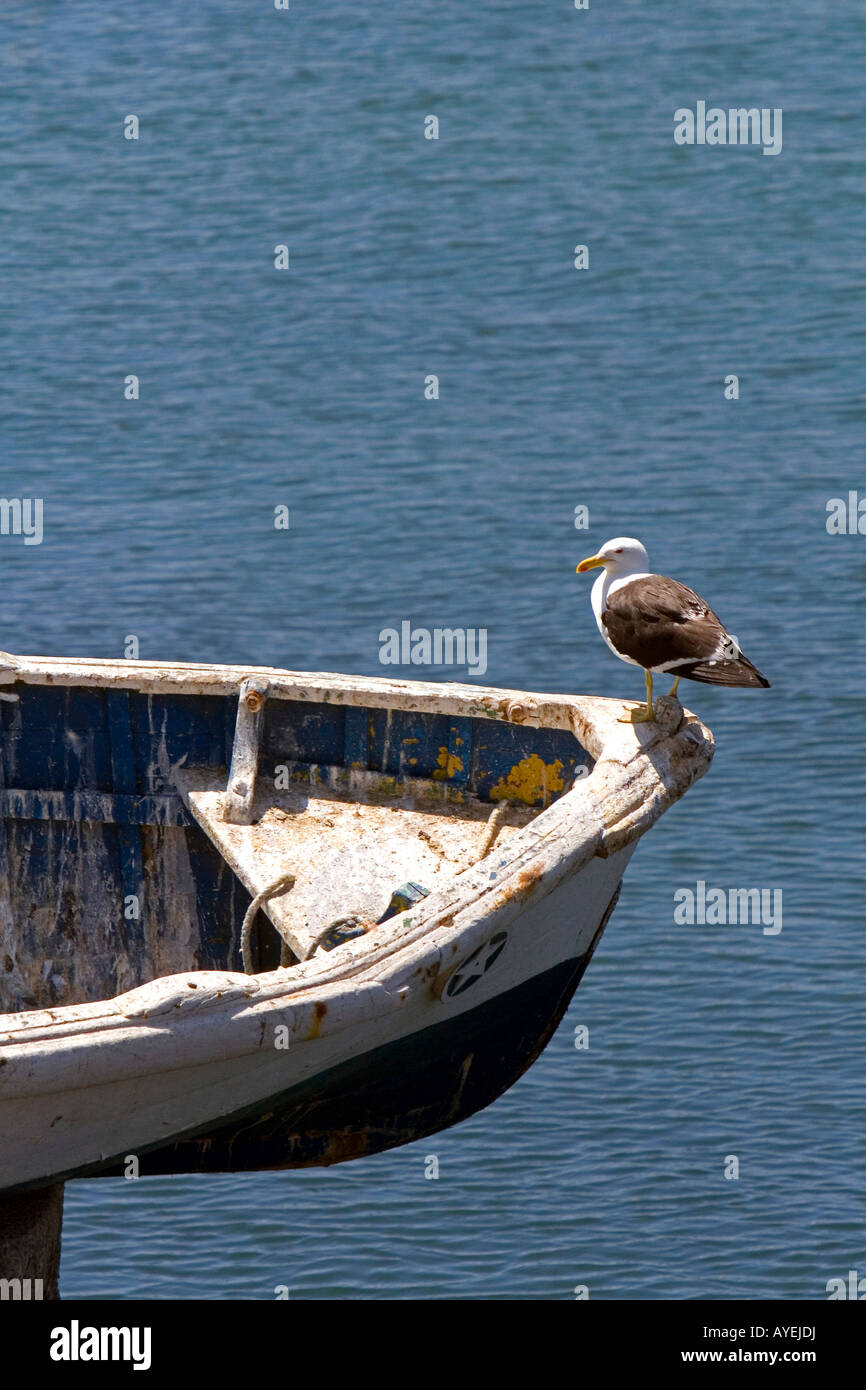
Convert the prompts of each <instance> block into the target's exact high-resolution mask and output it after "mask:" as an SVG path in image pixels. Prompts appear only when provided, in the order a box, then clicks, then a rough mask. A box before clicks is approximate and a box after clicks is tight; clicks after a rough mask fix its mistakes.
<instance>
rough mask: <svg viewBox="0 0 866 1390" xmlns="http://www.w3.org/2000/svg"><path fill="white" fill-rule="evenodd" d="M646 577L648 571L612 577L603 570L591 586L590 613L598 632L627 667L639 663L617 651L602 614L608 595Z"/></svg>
mask: <svg viewBox="0 0 866 1390" xmlns="http://www.w3.org/2000/svg"><path fill="white" fill-rule="evenodd" d="M648 575H649V571H648V570H639V571H637V572H636V573H634V574H620V575H615V576H614V575H612V574H608V572H607V570H605V569H603V570H602V571H601V574H600V575H599V576H598V578H597V579H596V581H595V583H594V584H593V586H592V611H593V613H594V614H595V621H596V625H597V627H598V630H599V632H600V633H601V635H602V637H603V638H604V640H605V642H606V643H607V645H608V646H609V647H610V649H611V651H612V652H613V654H614V656H618V657H619V659H620V661H627V662H628V664H629V666H640V662H639V661H635V659H634V657H633V656H624V655H623V653H622V652H620V651H617V649H616V647H615V646H614V645H613V642H611V640H610V638H609V637H608V635H607V629H606V628H605V625H604V622H603V621H602V614H603V613H604V610H605V608H606V607H607V596H608V594H615V593H616V591H617V589H623V588H624V587H625V585H626V584H630V583H631V582H632V580H633V579H646V578H648Z"/></svg>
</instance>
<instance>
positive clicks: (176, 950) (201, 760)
mask: <svg viewBox="0 0 866 1390" xmlns="http://www.w3.org/2000/svg"><path fill="white" fill-rule="evenodd" d="M94 664H95V663H94ZM438 689H439V690H445V689H447V687H442V686H440V687H438ZM3 691H4V692H5V693H4V694H3V695H2V702H0V719H2V758H0V782H2V785H0V1012H14V1011H18V1010H22V1009H25V1010H26V1009H33V1008H46V1007H47V1008H50V1007H52V1006H60V1005H65V1004H71V1003H78V1002H83V1001H92V1000H97V999H103V998H111V997H113V996H115V995H116V994H118V993H122V992H123V991H125V990H127V989H131V988H134V987H135V986H137V985H139V984H143V983H145V982H147V981H148V980H152V979H155V978H157V977H159V976H162V975H167V974H175V973H178V972H181V971H184V970H190V969H199V970H211V969H214V970H216V969H222V970H225V969H228V970H234V971H240V970H242V969H244V968H246V969H248V970H253V971H261V970H271V969H274V968H276V967H277V966H278V965H280V964H281V963H282V964H283V965H291V964H292V963H293V962H295V961H297V960H301V959H308V958H309V957H310V956H311V955H312V954H313V953H314V952H315V951H319V950H329V949H333V948H335V947H336V946H338V945H339V944H341V943H342V941H344V940H346V939H351V938H352V937H355V936H358V935H362V934H366V933H367V932H369V931H370V930H372V929H374V928H380V924H381V928H380V929H381V930H387V925H386V924H387V921H388V919H389V918H390V917H391V916H393V915H394V914H395V913H397V912H399V911H407V910H409V909H410V908H411V907H412V906H413V904H414V903H415V902H417V901H420V900H421V899H422V898H423V896H425V895H426V894H428V893H431V892H434V891H435V890H437V889H439V888H441V887H442V886H443V885H444V884H445V883H446V882H447V881H448V880H450V879H452V878H454V877H455V876H456V875H457V874H459V873H461V872H462V871H463V870H464V869H467V868H469V867H470V866H471V865H472V864H474V863H476V862H477V861H478V860H479V859H481V858H483V857H484V855H485V853H486V852H488V851H489V849H490V848H491V847H492V846H493V844H494V843H495V844H497V845H501V844H504V843H505V842H507V839H508V837H509V836H510V835H512V834H513V833H514V832H515V830H517V829H518V828H519V827H521V826H523V825H525V824H527V823H528V822H529V821H530V820H532V818H533V817H534V816H536V815H537V814H538V813H539V812H540V811H541V810H543V809H544V808H545V807H546V806H548V805H550V803H551V802H552V801H554V800H555V799H556V798H557V797H559V796H561V795H562V794H563V792H565V791H567V790H568V789H569V788H570V787H571V786H572V785H573V782H574V780H575V778H576V777H580V776H583V775H585V773H586V772H587V771H588V770H589V769H590V768H591V766H592V759H591V758H590V757H589V754H588V753H587V752H586V751H585V750H584V748H583V747H582V746H581V744H580V743H579V742H578V740H577V739H576V738H575V736H574V735H573V734H572V733H571V732H570V731H569V730H567V729H563V728H534V727H531V726H530V725H529V724H528V723H517V722H505V721H502V720H497V719H490V718H485V717H479V716H477V715H476V714H472V713H469V712H467V713H466V714H459V715H455V714H453V713H445V712H441V711H440V710H439V709H437V708H436V707H435V706H436V700H435V699H434V698H433V697H430V698H429V700H428V701H427V703H428V704H429V706H431V707H429V708H427V709H424V708H422V709H420V710H419V709H414V708H411V709H410V708H394V707H385V706H377V705H376V704H375V703H374V702H373V701H372V700H369V701H368V702H367V703H365V704H359V703H358V702H357V697H356V696H353V697H352V699H353V702H352V703H342V702H341V698H340V696H339V694H334V695H330V694H329V695H328V697H327V698H323V699H318V700H311V699H309V698H304V699H291V698H282V697H280V698H267V699H264V700H260V701H257V699H256V697H255V689H253V690H252V693H251V694H250V692H247V696H246V699H247V704H246V705H245V704H244V691H243V688H242V689H241V694H240V697H239V690H238V685H237V684H235V685H234V686H233V687H232V688H227V690H226V693H222V694H219V693H218V694H214V693H172V692H166V691H163V690H155V689H153V688H140V689H136V688H130V686H129V683H128V680H127V681H126V683H125V684H124V685H123V686H121V685H119V684H118V683H117V682H116V681H112V680H111V679H110V678H109V677H108V676H106V678H105V680H104V681H102V682H101V683H97V682H92V683H89V684H82V685H78V684H75V683H73V682H71V681H69V682H63V683H59V682H58V681H57V680H56V679H54V680H46V679H45V677H44V673H42V674H41V675H40V679H39V681H38V682H35V683H30V682H28V681H27V680H17V681H15V682H14V683H7V684H6V685H4V686H3ZM422 703H423V702H422ZM440 703H441V702H440ZM452 703H453V702H452ZM466 707H467V711H468V710H469V709H471V708H472V706H471V705H470V704H469V703H468V702H467V706H466ZM281 882H282V883H283V887H282V891H281V892H280V891H277V892H273V893H272V894H271V895H270V896H264V895H265V894H266V890H268V889H269V888H270V889H273V888H274V886H275V885H279V884H280V883H281ZM254 904H257V906H255V907H254ZM251 909H252V915H251V919H249V918H250V912H251ZM245 918H248V919H249V920H248V921H247V930H246V947H247V949H246V952H244V950H243V942H242V937H243V935H244V933H243V923H244V920H245Z"/></svg>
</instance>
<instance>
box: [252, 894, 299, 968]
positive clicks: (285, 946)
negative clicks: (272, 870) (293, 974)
mask: <svg viewBox="0 0 866 1390" xmlns="http://www.w3.org/2000/svg"><path fill="white" fill-rule="evenodd" d="M294 886H295V875H294V874H283V875H282V877H281V878H278V879H276V880H275V881H274V882H273V883H270V884H268V886H267V888H263V889H262V891H261V893H257V894H256V896H255V897H254V898H253V900H252V902H251V903H250V905H249V907H248V908H247V913H246V916H245V917H244V921H243V926H242V927H241V955H242V957H243V962H244V970H245V971H246V973H247V974H248V975H252V973H253V953H252V949H251V947H250V933H251V932H252V929H253V922H254V921H255V920H256V913H257V912H258V910H259V908H260V907H261V906H262V904H263V903H266V902H267V901H268V899H269V898H279V897H280V896H281V895H282V894H283V893H288V891H289V889H290V888H294ZM280 941H281V942H282V946H281V949H280V965H288V963H289V962H288V959H287V957H288V953H289V943H288V942H287V941H286V940H285V938H284V937H283V934H282V932H280Z"/></svg>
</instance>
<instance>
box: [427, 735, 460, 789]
mask: <svg viewBox="0 0 866 1390" xmlns="http://www.w3.org/2000/svg"><path fill="white" fill-rule="evenodd" d="M456 741H457V742H458V743H462V741H463V740H462V739H457V740H456ZM436 761H437V763H438V764H439V766H438V767H437V768H435V769H434V771H433V776H434V778H435V780H436V781H437V782H446V781H449V780H450V779H451V778H452V777H453V776H454V774H455V773H456V772H462V771H463V759H462V758H459V757H458V756H457V754H456V753H449V751H448V749H447V748H445V747H444V746H443V747H441V748H440V749H439V757H438V758H437V760H436Z"/></svg>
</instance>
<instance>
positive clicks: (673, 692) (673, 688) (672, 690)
mask: <svg viewBox="0 0 866 1390" xmlns="http://www.w3.org/2000/svg"><path fill="white" fill-rule="evenodd" d="M680 679H681V678H680V677H679V676H677V677H676V678H675V679H674V683H673V685H672V686H671V688H670V690H669V691H668V697H670V696H671V695H676V693H677V686H678V685H679V683H680Z"/></svg>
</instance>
